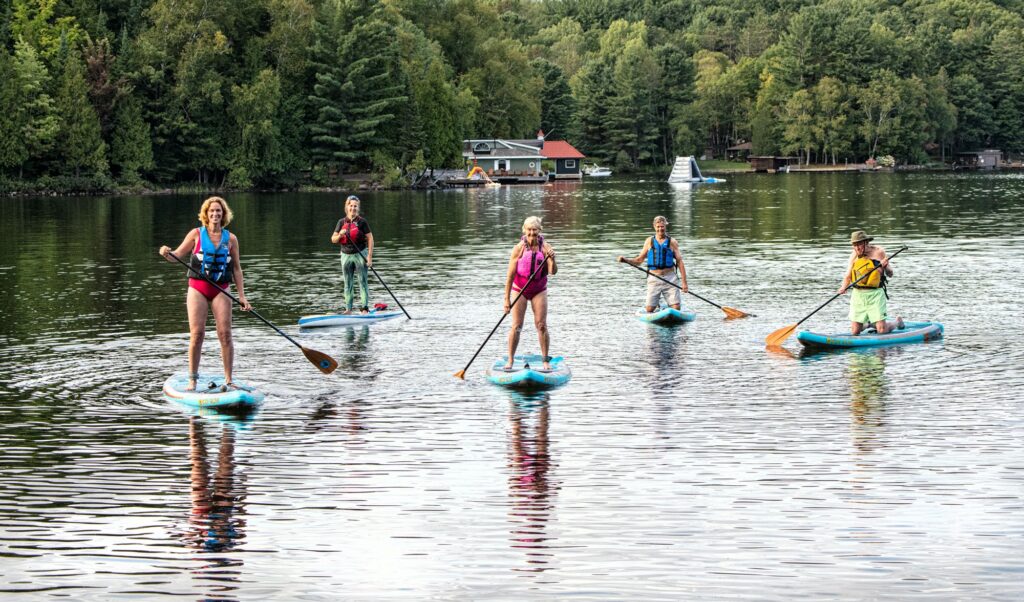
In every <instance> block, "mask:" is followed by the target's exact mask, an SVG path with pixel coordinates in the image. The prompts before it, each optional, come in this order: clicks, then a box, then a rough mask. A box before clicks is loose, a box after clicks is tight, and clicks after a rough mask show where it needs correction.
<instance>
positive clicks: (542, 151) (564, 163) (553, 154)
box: [462, 131, 585, 184]
mask: <svg viewBox="0 0 1024 602" xmlns="http://www.w3.org/2000/svg"><path fill="white" fill-rule="evenodd" d="M462 158H463V160H464V162H465V173H468V172H469V170H471V169H472V168H473V166H474V165H478V166H480V168H481V169H483V171H484V173H486V174H487V176H488V177H489V178H491V179H492V180H494V181H495V182H499V183H501V184H533V183H541V182H546V181H547V180H548V174H545V173H544V170H543V167H542V165H541V163H542V162H543V161H544V160H545V159H548V160H552V161H554V162H555V170H554V172H552V175H553V177H554V178H555V179H581V178H582V177H583V172H582V169H581V168H582V163H583V159H584V158H585V156H584V155H583V153H581V152H579V151H578V150H576V149H575V148H573V146H572V145H571V144H569V143H568V142H565V141H562V140H552V141H547V140H545V139H544V132H543V131H538V132H537V137H536V138H535V139H533V140H505V139H500V138H487V139H472V140H463V141H462Z"/></svg>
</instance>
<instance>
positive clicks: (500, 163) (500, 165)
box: [494, 159, 508, 171]
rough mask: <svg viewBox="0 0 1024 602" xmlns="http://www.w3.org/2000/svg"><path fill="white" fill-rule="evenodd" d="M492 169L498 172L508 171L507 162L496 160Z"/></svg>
mask: <svg viewBox="0 0 1024 602" xmlns="http://www.w3.org/2000/svg"><path fill="white" fill-rule="evenodd" d="M494 169H496V170H498V171H501V170H505V171H508V161H506V160H505V159H498V160H497V161H495V162H494Z"/></svg>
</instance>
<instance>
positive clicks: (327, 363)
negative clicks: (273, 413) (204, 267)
mask: <svg viewBox="0 0 1024 602" xmlns="http://www.w3.org/2000/svg"><path fill="white" fill-rule="evenodd" d="M167 255H168V256H170V257H173V258H174V260H175V261H177V262H178V263H180V264H181V265H183V266H185V267H186V268H188V271H189V272H192V273H193V274H195V275H197V276H198V277H200V278H202V279H203V280H205V281H207V282H209V283H210V284H212V285H213V286H215V287H217V290H218V291H220V292H221V293H224V294H225V295H227V296H228V298H229V299H231V300H232V301H234V302H235V303H237V304H239V305H241V304H242V302H241V301H239V300H238V299H237V298H236V297H235V296H234V295H232V294H231V293H229V292H227V291H226V290H224V289H222V288H221V287H219V286H217V283H216V282H214V281H213V280H210V278H209V277H208V276H207V275H206V274H204V273H202V272H197V271H196V270H195V269H194V268H193V267H192V266H190V265H189V264H187V263H185V262H184V261H182V260H181V259H180V258H179V257H178V256H177V255H175V254H174V253H168V254H167ZM248 313H250V314H252V315H254V316H256V317H257V318H259V319H260V320H262V321H263V323H264V324H266V325H267V326H269V327H271V328H273V329H274V330H276V331H277V334H279V335H281V336H283V337H284V338H286V339H288V340H289V341H291V343H292V344H293V345H295V346H296V347H298V348H299V349H301V350H302V355H304V356H306V359H307V360H309V361H310V363H311V364H313V365H314V366H316V368H317V370H319V371H321V372H323V373H324V374H330V373H331V372H334V370H335V369H337V367H338V362H336V361H334V358H332V357H331V356H329V355H327V354H326V353H321V352H319V351H317V350H315V349H309V348H307V347H303V346H302V345H300V344H299V343H298V342H297V341H296V340H295V339H293V338H291V337H290V336H288V335H286V334H285V333H284V332H282V331H281V329H280V328H278V327H277V326H274V325H273V324H271V323H270V321H269V320H267V319H266V318H264V317H263V316H261V315H260V314H259V313H257V311H256V310H255V309H250V310H249V311H248Z"/></svg>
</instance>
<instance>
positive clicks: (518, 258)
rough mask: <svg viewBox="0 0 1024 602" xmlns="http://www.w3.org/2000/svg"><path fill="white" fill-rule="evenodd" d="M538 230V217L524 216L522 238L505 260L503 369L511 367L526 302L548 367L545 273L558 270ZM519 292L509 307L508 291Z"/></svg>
mask: <svg viewBox="0 0 1024 602" xmlns="http://www.w3.org/2000/svg"><path fill="white" fill-rule="evenodd" d="M540 231H541V225H540V218H539V217H534V216H530V217H528V218H526V220H525V221H524V222H523V237H522V238H521V239H520V240H519V242H518V243H516V246H515V248H513V249H512V256H511V257H510V258H509V261H508V272H507V274H506V276H505V313H509V312H511V313H512V330H511V331H510V332H509V333H508V362H507V363H506V364H505V367H506V368H511V367H512V362H513V361H514V357H515V354H516V347H518V346H519V334H520V333H521V332H522V331H523V320H525V319H526V305H527V303H526V302H529V305H530V307H532V308H533V323H534V325H535V326H536V327H537V336H538V337H539V338H540V353H541V355H543V356H544V369H545V370H550V369H551V363H550V362H551V357H550V356H549V355H548V344H549V343H550V337H549V336H548V276H549V275H550V276H554V275H555V274H556V273H558V265H556V264H555V250H554V249H552V248H551V245H549V244H548V243H546V242H544V238H543V237H542V236H541V235H540ZM545 257H546V258H547V259H545ZM534 270H537V274H536V275H535V276H534V277H533V280H530V274H532V273H533V272H534ZM528 280H530V282H529V284H527V281H528ZM520 291H522V293H523V295H522V299H521V300H520V301H519V302H517V303H516V305H515V307H512V294H513V293H515V294H516V295H518V294H519V292H520Z"/></svg>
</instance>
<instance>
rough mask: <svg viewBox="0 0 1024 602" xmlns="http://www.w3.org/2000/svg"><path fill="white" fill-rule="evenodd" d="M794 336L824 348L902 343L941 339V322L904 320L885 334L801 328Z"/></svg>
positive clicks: (806, 342) (807, 345)
mask: <svg viewBox="0 0 1024 602" xmlns="http://www.w3.org/2000/svg"><path fill="white" fill-rule="evenodd" d="M796 338H797V340H798V341H800V342H801V343H802V344H803V345H804V346H806V347H818V348H824V349H842V348H847V347H881V346H883V345H904V344H907V343H924V342H925V341H933V340H935V339H941V338H942V324H940V323H938V322H905V323H904V324H903V328H900V329H897V330H893V331H892V332H887V333H885V334H877V333H875V332H874V331H871V332H869V333H867V334H864V333H862V334H858V335H853V334H850V333H848V332H847V333H842V334H819V333H816V332H810V331H808V330H801V331H800V332H798V333H796Z"/></svg>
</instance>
